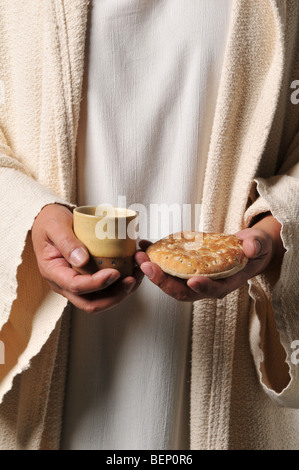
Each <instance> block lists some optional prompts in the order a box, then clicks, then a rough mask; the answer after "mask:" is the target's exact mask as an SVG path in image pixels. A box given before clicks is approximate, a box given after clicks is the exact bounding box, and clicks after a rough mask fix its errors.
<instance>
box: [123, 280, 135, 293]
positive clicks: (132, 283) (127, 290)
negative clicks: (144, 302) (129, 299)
mask: <svg viewBox="0 0 299 470" xmlns="http://www.w3.org/2000/svg"><path fill="white" fill-rule="evenodd" d="M135 284H136V281H135V282H133V281H132V282H130V284H125V291H126V293H127V294H129V293H130V292H131V291H132V290H133V288H134V287H135Z"/></svg>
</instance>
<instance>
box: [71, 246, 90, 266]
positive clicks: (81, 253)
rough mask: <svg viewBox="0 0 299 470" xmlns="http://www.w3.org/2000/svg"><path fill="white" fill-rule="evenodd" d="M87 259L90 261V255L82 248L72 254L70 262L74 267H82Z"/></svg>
mask: <svg viewBox="0 0 299 470" xmlns="http://www.w3.org/2000/svg"><path fill="white" fill-rule="evenodd" d="M87 259H88V253H87V251H86V250H85V249H84V248H82V247H80V248H76V249H75V250H74V251H72V253H71V254H70V262H71V264H72V265H73V266H80V265H81V264H83V263H85V262H86V261H87Z"/></svg>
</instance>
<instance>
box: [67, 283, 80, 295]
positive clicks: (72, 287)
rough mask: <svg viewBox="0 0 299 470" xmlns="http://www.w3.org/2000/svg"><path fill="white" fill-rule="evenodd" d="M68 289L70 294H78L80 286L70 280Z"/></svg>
mask: <svg viewBox="0 0 299 470" xmlns="http://www.w3.org/2000/svg"><path fill="white" fill-rule="evenodd" d="M68 290H69V291H70V293H71V294H74V295H79V294H80V293H81V291H80V287H79V286H78V285H77V284H75V283H74V282H71V284H70V285H69V288H68Z"/></svg>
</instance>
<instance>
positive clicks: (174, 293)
mask: <svg viewBox="0 0 299 470" xmlns="http://www.w3.org/2000/svg"><path fill="white" fill-rule="evenodd" d="M140 269H141V270H142V271H143V272H144V274H145V275H146V276H147V277H148V278H149V279H150V280H151V281H152V282H153V283H154V284H156V285H157V286H158V287H159V288H160V289H161V290H162V291H163V292H165V294H167V295H170V296H171V297H173V298H175V299H176V300H180V301H189V302H192V301H195V300H199V298H201V297H200V296H199V295H196V293H195V292H194V291H192V290H191V289H189V287H188V285H187V284H186V282H185V281H184V280H182V279H179V278H176V277H174V276H170V275H168V274H166V273H164V272H163V271H162V269H161V268H160V267H159V266H158V265H157V264H155V263H151V262H145V263H142V265H141V266H140Z"/></svg>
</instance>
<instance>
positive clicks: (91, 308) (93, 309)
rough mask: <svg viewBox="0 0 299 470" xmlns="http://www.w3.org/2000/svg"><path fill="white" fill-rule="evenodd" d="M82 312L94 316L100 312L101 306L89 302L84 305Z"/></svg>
mask: <svg viewBox="0 0 299 470" xmlns="http://www.w3.org/2000/svg"><path fill="white" fill-rule="evenodd" d="M82 310H84V312H85V313H87V314H88V315H94V314H96V313H98V312H100V308H99V306H98V305H95V304H93V303H91V302H87V303H86V304H84V305H83V309H82Z"/></svg>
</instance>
